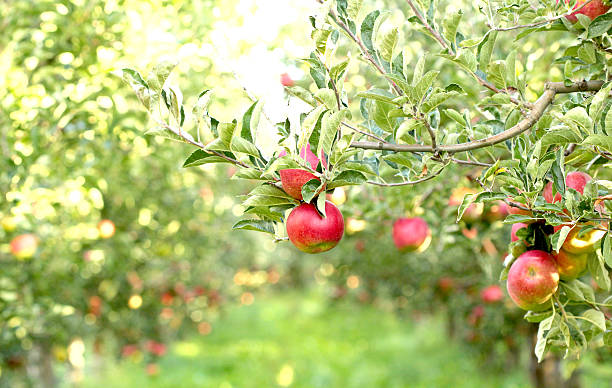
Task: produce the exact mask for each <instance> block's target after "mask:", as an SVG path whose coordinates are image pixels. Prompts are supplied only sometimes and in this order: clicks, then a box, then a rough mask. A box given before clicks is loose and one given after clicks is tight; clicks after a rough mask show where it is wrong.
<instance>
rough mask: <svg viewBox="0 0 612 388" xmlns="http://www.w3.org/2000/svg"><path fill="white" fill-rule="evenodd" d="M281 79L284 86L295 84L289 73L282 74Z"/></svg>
mask: <svg viewBox="0 0 612 388" xmlns="http://www.w3.org/2000/svg"><path fill="white" fill-rule="evenodd" d="M280 80H281V84H282V85H283V86H293V85H295V81H293V79H292V78H291V76H289V74H287V73H283V74H281V76H280Z"/></svg>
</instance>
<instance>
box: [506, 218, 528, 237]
mask: <svg viewBox="0 0 612 388" xmlns="http://www.w3.org/2000/svg"><path fill="white" fill-rule="evenodd" d="M528 227H529V225H527V224H525V223H522V222H517V223H516V224H512V230H511V232H510V241H512V242H514V241H518V240H519V238H518V236H517V235H516V232H517V231H518V230H519V229H523V228H528Z"/></svg>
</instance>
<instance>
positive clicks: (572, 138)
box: [541, 128, 582, 147]
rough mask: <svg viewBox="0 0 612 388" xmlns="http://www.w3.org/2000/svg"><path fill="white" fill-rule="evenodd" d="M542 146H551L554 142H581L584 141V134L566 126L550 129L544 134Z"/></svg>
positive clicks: (562, 143)
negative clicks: (581, 134)
mask: <svg viewBox="0 0 612 388" xmlns="http://www.w3.org/2000/svg"><path fill="white" fill-rule="evenodd" d="M541 141H542V146H544V147H546V146H550V145H553V144H560V145H564V144H571V143H580V142H581V141H582V136H580V135H579V134H577V133H576V132H574V131H572V130H571V129H569V128H564V129H560V130H554V131H549V132H546V133H545V134H544V136H542V139H541Z"/></svg>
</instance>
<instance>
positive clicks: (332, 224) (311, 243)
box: [287, 201, 344, 253]
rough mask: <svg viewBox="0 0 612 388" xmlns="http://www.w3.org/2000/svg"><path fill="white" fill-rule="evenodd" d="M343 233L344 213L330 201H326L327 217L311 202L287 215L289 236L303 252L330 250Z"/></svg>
mask: <svg viewBox="0 0 612 388" xmlns="http://www.w3.org/2000/svg"><path fill="white" fill-rule="evenodd" d="M343 234H344V218H343V217H342V213H341V212H340V210H338V208H337V207H336V206H335V205H334V204H333V203H331V202H329V201H325V217H322V216H321V215H320V214H319V212H318V211H317V208H316V207H315V205H313V204H310V203H303V204H301V205H299V206H297V207H295V208H294V209H293V210H292V211H291V213H290V214H289V217H287V236H289V240H290V241H291V242H292V243H293V245H295V247H296V248H298V249H299V250H301V251H302V252H306V253H319V252H325V251H329V250H330V249H332V248H333V247H335V246H336V245H338V242H340V240H341V239H342V235H343Z"/></svg>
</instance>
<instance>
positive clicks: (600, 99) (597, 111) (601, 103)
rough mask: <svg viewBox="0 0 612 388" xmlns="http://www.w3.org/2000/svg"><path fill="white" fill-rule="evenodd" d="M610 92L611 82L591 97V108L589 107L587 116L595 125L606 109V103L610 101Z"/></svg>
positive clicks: (611, 88)
mask: <svg viewBox="0 0 612 388" xmlns="http://www.w3.org/2000/svg"><path fill="white" fill-rule="evenodd" d="M610 90H612V82H609V83H608V85H606V86H605V87H603V88H601V89H600V90H599V91H598V92H597V93H596V94H595V96H594V97H593V100H592V101H591V106H590V107H589V116H591V119H593V122H595V123H597V122H599V120H600V119H601V116H602V114H603V112H604V109H605V108H606V105H607V103H608V101H609V100H610V97H609V96H610Z"/></svg>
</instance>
